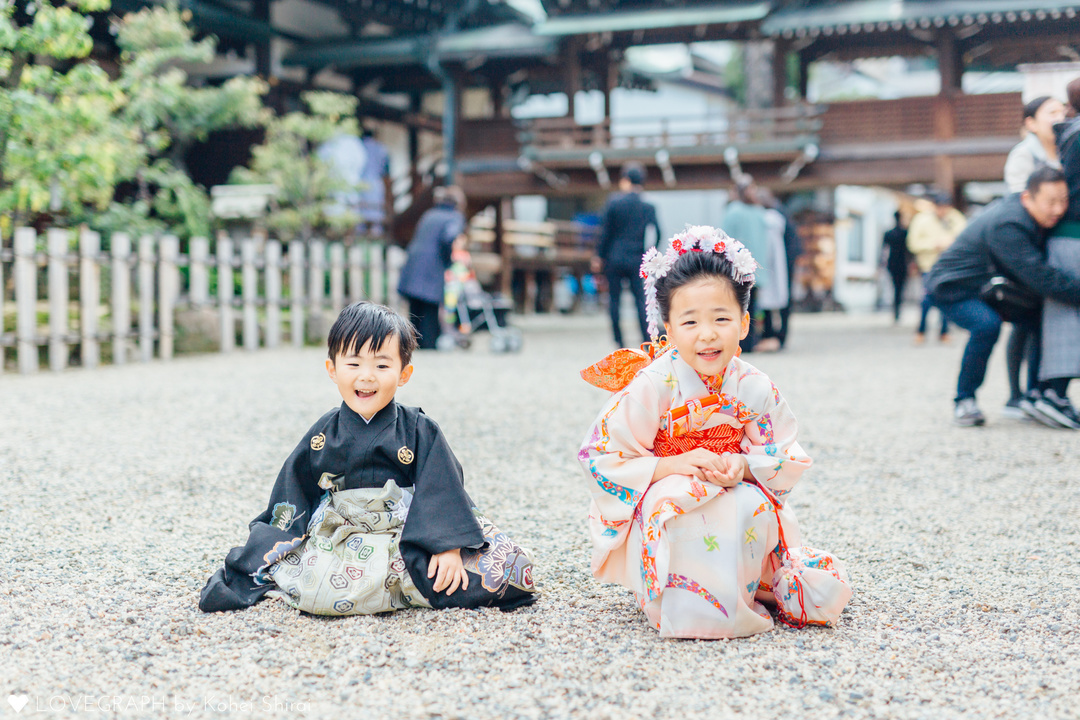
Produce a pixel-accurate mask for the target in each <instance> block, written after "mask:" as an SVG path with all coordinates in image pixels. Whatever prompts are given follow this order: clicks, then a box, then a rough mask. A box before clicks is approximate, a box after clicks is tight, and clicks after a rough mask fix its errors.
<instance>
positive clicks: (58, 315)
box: [46, 228, 71, 372]
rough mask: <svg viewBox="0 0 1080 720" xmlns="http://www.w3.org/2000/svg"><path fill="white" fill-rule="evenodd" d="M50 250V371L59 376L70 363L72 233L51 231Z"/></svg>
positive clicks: (51, 229)
mask: <svg viewBox="0 0 1080 720" xmlns="http://www.w3.org/2000/svg"><path fill="white" fill-rule="evenodd" d="M46 238H47V240H46V242H47V244H48V249H49V275H48V277H49V369H50V370H52V371H53V372H59V371H61V370H63V369H64V368H66V367H67V361H68V345H67V334H68V298H69V297H70V295H71V293H70V292H69V288H68V266H67V251H68V231H67V230H63V229H60V228H50V229H49V232H48V233H47V235H46Z"/></svg>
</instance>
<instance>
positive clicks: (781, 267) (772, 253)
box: [754, 186, 798, 352]
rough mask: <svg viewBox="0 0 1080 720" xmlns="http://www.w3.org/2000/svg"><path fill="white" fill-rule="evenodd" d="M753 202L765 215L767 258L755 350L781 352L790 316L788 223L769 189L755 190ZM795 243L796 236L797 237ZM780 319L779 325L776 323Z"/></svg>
mask: <svg viewBox="0 0 1080 720" xmlns="http://www.w3.org/2000/svg"><path fill="white" fill-rule="evenodd" d="M754 194H755V199H756V200H757V201H758V203H760V205H761V208H762V211H763V212H764V213H765V226H766V239H767V241H768V244H767V246H766V257H765V258H763V260H764V261H763V262H762V266H763V268H767V269H766V270H764V271H763V274H765V273H768V275H769V277H768V279H767V280H766V283H765V287H766V290H765V291H763V292H762V293H760V294H759V295H758V298H757V299H758V309H760V310H761V311H762V313H763V317H762V324H761V340H760V341H759V342H758V344H757V346H756V347H755V348H754V350H755V351H757V352H776V351H778V350H782V349H783V347H784V343H785V342H786V340H787V328H788V320H787V318H788V316H789V315H790V313H791V274H790V273H791V270H792V269H793V267H792V264H793V263H792V260H791V258H789V257H788V250H787V245H788V228H789V227H790V226H791V222H790V221H789V220H788V218H787V216H785V215H784V213H783V212H781V211H780V202H779V201H778V200H777V199H776V196H775V195H773V194H772V191H771V190H769V189H768V188H764V187H761V186H757V187H755V188H754ZM795 237H796V240H797V239H798V236H797V235H796V236H795ZM777 316H779V322H777Z"/></svg>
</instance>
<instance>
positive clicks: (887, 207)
mask: <svg viewBox="0 0 1080 720" xmlns="http://www.w3.org/2000/svg"><path fill="white" fill-rule="evenodd" d="M834 201H835V212H836V277H835V279H834V284H833V297H834V299H835V300H836V301H837V302H838V303H840V304H841V305H842V306H843V307H844V308H845V309H846V310H848V311H853V312H870V311H872V310H874V309H875V307H876V306H877V300H878V293H879V287H880V282H879V279H880V278H879V271H878V266H879V261H880V258H881V243H882V237H883V236H884V234H885V231H886V230H888V229H890V228H891V227H892V226H893V213H895V212H896V209H897V207H898V205H897V202H896V198H895V196H894V195H893V194H892V193H891V192H889V191H888V190H882V189H880V188H869V187H855V186H852V185H841V186H840V187H838V188H836V192H835V195H834Z"/></svg>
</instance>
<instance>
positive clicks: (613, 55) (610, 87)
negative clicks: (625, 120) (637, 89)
mask: <svg viewBox="0 0 1080 720" xmlns="http://www.w3.org/2000/svg"><path fill="white" fill-rule="evenodd" d="M621 64H622V54H621V53H620V52H619V51H618V50H612V51H611V52H609V53H608V54H607V61H606V63H605V65H604V119H606V120H610V119H611V93H612V92H614V91H615V88H617V87H619V66H620V65H621Z"/></svg>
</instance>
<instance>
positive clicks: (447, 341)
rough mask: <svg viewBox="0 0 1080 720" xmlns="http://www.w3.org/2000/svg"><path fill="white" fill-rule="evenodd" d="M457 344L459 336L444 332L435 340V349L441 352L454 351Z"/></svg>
mask: <svg viewBox="0 0 1080 720" xmlns="http://www.w3.org/2000/svg"><path fill="white" fill-rule="evenodd" d="M457 344H458V343H457V338H455V337H454V336H453V335H450V334H443V335H440V336H439V339H438V340H436V341H435V349H436V350H438V351H439V352H453V351H454V349H455V348H457Z"/></svg>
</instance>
